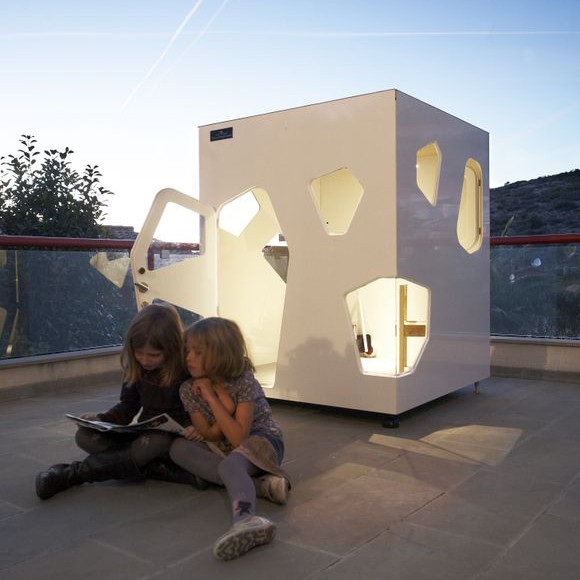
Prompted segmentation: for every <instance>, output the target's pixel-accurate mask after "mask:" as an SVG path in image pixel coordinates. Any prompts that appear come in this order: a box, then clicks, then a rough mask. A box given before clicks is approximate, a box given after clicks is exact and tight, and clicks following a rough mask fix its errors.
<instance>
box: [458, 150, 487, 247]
mask: <svg viewBox="0 0 580 580" xmlns="http://www.w3.org/2000/svg"><path fill="white" fill-rule="evenodd" d="M457 239H458V240H459V243H460V244H461V246H462V248H463V249H464V250H465V251H466V252H467V253H468V254H473V253H474V252H476V251H477V250H479V248H481V243H482V241H483V192H482V185H481V167H480V165H479V163H477V161H475V160H474V159H471V158H470V159H468V160H467V163H466V164H465V172H464V174H463V186H462V189H461V202H460V204H459V214H458V216H457Z"/></svg>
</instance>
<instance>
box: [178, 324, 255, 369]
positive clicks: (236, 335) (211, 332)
mask: <svg viewBox="0 0 580 580" xmlns="http://www.w3.org/2000/svg"><path fill="white" fill-rule="evenodd" d="M189 341H196V342H197V344H198V345H199V346H200V347H202V348H203V350H204V352H205V357H204V366H205V372H206V374H207V375H208V376H209V377H210V378H212V379H224V380H228V379H234V378H237V377H240V376H242V375H243V374H244V373H245V372H246V371H248V370H254V365H253V364H252V361H251V360H250V357H249V356H248V349H247V346H246V341H245V340H244V336H243V334H242V331H241V330H240V327H239V326H238V325H237V324H236V323H235V322H234V321H233V320H228V319H227V318H220V317H209V318H202V319H201V320H198V321H197V322H194V323H193V324H192V325H191V326H189V327H188V328H187V329H186V331H185V343H186V345H187V343H188V342H189Z"/></svg>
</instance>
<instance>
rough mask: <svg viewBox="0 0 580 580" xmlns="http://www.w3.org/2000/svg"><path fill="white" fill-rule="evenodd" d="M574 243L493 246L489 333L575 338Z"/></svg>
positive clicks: (579, 326)
mask: <svg viewBox="0 0 580 580" xmlns="http://www.w3.org/2000/svg"><path fill="white" fill-rule="evenodd" d="M579 304H580V248H579V246H578V245H577V244H566V245H555V244H553V245H537V244H534V245H527V246H492V248H491V334H492V335H508V336H525V337H536V338H568V339H576V338H578V337H580V317H579V316H578V305H579Z"/></svg>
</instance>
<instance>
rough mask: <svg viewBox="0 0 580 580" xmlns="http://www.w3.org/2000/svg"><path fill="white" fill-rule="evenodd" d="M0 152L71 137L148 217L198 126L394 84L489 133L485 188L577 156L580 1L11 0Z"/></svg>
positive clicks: (189, 173) (106, 180) (572, 162)
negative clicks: (30, 138) (31, 141)
mask: <svg viewBox="0 0 580 580" xmlns="http://www.w3.org/2000/svg"><path fill="white" fill-rule="evenodd" d="M0 79H1V81H0V82H1V84H0V87H1V88H0V155H7V154H9V153H14V152H15V151H16V149H17V148H18V139H19V136H20V135H21V134H23V133H26V134H32V135H35V136H36V138H37V140H38V143H39V146H40V147H41V148H58V149H61V148H62V149H64V147H67V146H68V147H70V148H72V149H73V150H74V151H75V154H74V156H73V158H72V159H73V164H74V166H75V167H76V168H77V169H79V170H80V169H82V168H83V167H84V165H86V164H87V163H90V164H97V165H99V167H100V168H101V171H102V173H103V185H104V186H106V187H107V188H109V189H111V190H112V191H114V192H115V194H116V195H115V196H114V197H113V198H112V199H111V201H110V203H109V208H108V216H107V218H106V219H105V222H106V223H114V224H126V225H133V226H135V227H136V228H137V229H139V227H140V226H141V224H142V222H143V219H144V217H145V215H146V212H147V210H148V208H149V205H150V203H151V201H152V199H153V197H154V195H155V193H156V192H157V191H158V190H159V189H162V188H163V187H175V188H176V189H179V190H181V191H183V192H184V193H187V194H189V195H193V196H195V197H197V195H198V190H197V168H198V158H197V156H198V151H197V128H198V126H200V125H204V124H208V123H214V122H219V121H223V120H227V119H233V118H238V117H245V116H248V115H255V114H260V113H267V112H270V111H276V110H280V109H286V108H290V107H296V106H302V105H307V104H310V103H317V102H321V101H326V100H332V99H338V98H343V97H349V96H352V95H358V94H363V93H368V92H373V91H380V90H387V89H393V88H395V89H399V90H401V91H403V92H405V93H408V94H409V95H412V96H413V97H416V98H418V99H420V100H422V101H425V102H427V103H429V104H431V105H433V106H436V107H438V108H440V109H442V110H444V111H446V112H448V113H451V114H453V115H455V116H457V117H460V118H461V119H463V120H465V121H468V122H470V123H472V124H474V125H476V126H478V127H480V128H482V129H484V130H486V131H488V132H489V133H490V160H491V169H490V185H491V186H492V187H497V186H499V185H502V184H503V183H505V182H506V181H512V182H513V181H518V180H522V179H533V178H535V177H539V176H543V175H551V174H555V173H560V172H562V171H570V170H572V169H576V168H580V9H579V8H578V4H577V0H570V1H568V0H566V1H564V0H555V1H552V2H548V1H538V0H499V1H498V0H488V1H487V2H474V1H471V0H463V1H455V0H451V1H445V0H440V1H439V2H429V1H427V0H424V1H419V0H406V1H405V2H391V1H389V0H384V1H370V0H357V1H342V0H338V1H330V0H294V1H293V2H278V1H276V0H269V1H268V0H163V1H161V0H157V1H153V0H138V1H137V0H115V1H112V0H99V1H98V2H97V1H94V0H75V1H72V0H50V2H47V1H46V0H20V1H19V2H13V1H10V2H9V1H7V0H0Z"/></svg>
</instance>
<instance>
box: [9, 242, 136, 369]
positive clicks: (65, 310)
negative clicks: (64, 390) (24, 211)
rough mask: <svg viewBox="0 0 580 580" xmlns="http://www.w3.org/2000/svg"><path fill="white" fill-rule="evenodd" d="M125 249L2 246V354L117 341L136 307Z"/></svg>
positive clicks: (54, 350)
mask: <svg viewBox="0 0 580 580" xmlns="http://www.w3.org/2000/svg"><path fill="white" fill-rule="evenodd" d="M128 260H129V255H128V252H127V251H126V250H115V251H113V250H111V251H106V252H103V251H98V252H97V251H49V250H1V251H0V358H11V357H23V356H32V355H40V354H51V353H57V352H68V351H75V350H83V349H89V348H96V347H102V346H112V345H119V344H121V343H122V342H123V338H124V334H125V330H126V328H127V325H128V323H129V321H130V320H131V318H132V317H133V315H134V314H135V312H136V303H135V296H134V291H133V281H132V278H131V274H130V271H129V262H128Z"/></svg>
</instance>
